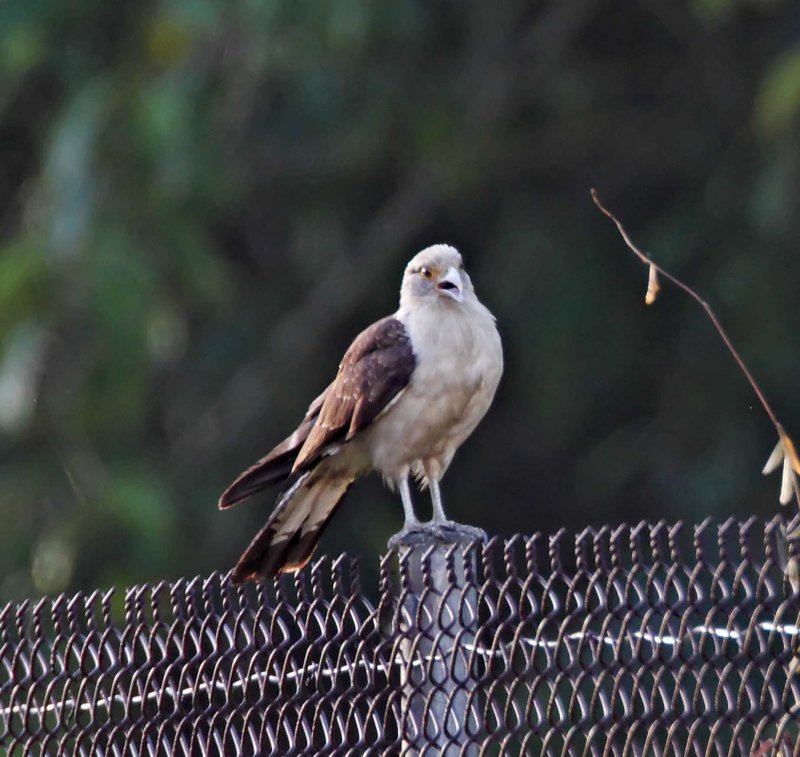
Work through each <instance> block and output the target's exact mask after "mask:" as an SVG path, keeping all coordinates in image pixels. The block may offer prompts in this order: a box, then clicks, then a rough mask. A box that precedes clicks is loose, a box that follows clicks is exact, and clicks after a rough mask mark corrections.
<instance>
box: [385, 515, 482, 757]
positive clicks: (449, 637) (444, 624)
mask: <svg viewBox="0 0 800 757" xmlns="http://www.w3.org/2000/svg"><path fill="white" fill-rule="evenodd" d="M475 538H476V535H475V533H461V532H459V531H453V532H452V536H451V535H450V533H448V534H447V535H446V537H442V536H438V537H437V536H434V535H432V534H427V533H426V534H419V533H413V534H411V535H410V536H408V537H406V538H404V539H403V540H401V541H400V543H399V544H395V545H394V546H395V549H396V550H397V553H398V557H399V568H400V583H399V588H400V596H399V598H398V606H397V607H398V615H397V621H398V632H399V636H400V644H399V654H400V657H401V661H402V664H401V686H402V716H401V721H402V722H401V723H400V734H401V737H402V743H403V752H402V753H403V754H411V755H426V754H427V755H447V756H451V755H477V754H478V752H479V734H480V733H481V731H482V715H481V709H480V705H479V702H478V701H477V687H476V682H475V678H474V672H473V671H472V670H471V664H472V661H473V660H474V657H475V655H474V644H475V637H476V633H477V630H478V612H477V599H478V589H477V584H476V581H475V569H476V565H475V563H476V560H475V548H474V547H470V545H471V544H473V545H474V544H475Z"/></svg>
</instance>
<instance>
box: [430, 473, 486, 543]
mask: <svg viewBox="0 0 800 757" xmlns="http://www.w3.org/2000/svg"><path fill="white" fill-rule="evenodd" d="M428 487H429V488H430V490H431V503H432V504H433V520H432V521H431V522H430V525H429V527H430V528H432V530H433V532H434V533H435V534H436V535H437V536H439V537H440V538H444V539H449V538H452V537H453V536H457V537H461V538H463V537H466V538H467V539H469V540H474V541H480V542H485V541H486V532H485V531H484V530H483V529H481V528H475V526H467V525H465V524H464V523H456V522H455V521H452V520H447V516H446V515H445V514H444V506H443V505H442V490H441V489H440V488H439V479H438V478H434V477H433V476H429V477H428Z"/></svg>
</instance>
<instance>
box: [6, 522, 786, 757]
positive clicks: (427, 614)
mask: <svg viewBox="0 0 800 757" xmlns="http://www.w3.org/2000/svg"><path fill="white" fill-rule="evenodd" d="M778 532H779V523H778V521H777V520H776V521H772V522H770V523H767V524H763V523H759V522H756V521H755V520H750V521H747V522H746V523H738V522H734V521H727V522H725V523H721V524H714V523H711V522H709V521H706V522H705V523H703V524H701V525H699V526H696V527H693V528H686V527H684V526H682V525H681V524H675V525H666V524H663V523H660V524H656V525H648V524H640V525H638V526H635V527H627V526H623V527H619V528H615V529H612V528H608V527H605V528H601V529H598V530H591V529H587V530H586V531H584V532H582V533H580V534H578V535H577V536H568V535H567V534H566V533H563V532H561V533H558V534H555V535H552V536H543V535H535V536H532V537H529V538H523V537H520V536H517V537H514V538H512V539H510V540H508V541H505V542H504V541H501V540H498V539H493V540H491V541H490V542H489V543H488V544H486V545H483V546H479V547H478V546H476V547H472V548H469V549H467V550H464V549H462V547H460V546H452V547H439V548H429V549H426V550H417V551H411V552H409V553H407V554H405V555H404V556H403V557H401V558H399V559H398V558H397V557H396V556H394V555H389V556H387V557H386V558H384V559H383V561H382V562H381V568H380V574H379V580H378V586H377V587H366V590H362V587H361V584H360V579H359V573H358V570H357V569H356V566H355V564H354V562H353V561H352V560H350V559H349V558H347V557H345V556H343V557H341V558H339V559H338V560H336V561H335V562H333V563H331V562H329V561H327V560H324V559H323V560H321V561H320V562H318V563H317V564H316V565H315V566H314V567H313V569H311V570H307V571H304V572H302V573H300V574H298V576H297V577H296V578H284V579H282V581H281V582H279V583H278V584H276V585H275V586H270V587H253V586H248V587H244V588H241V587H235V586H232V585H231V584H230V583H229V582H228V581H227V579H226V578H225V577H224V576H222V575H212V576H210V577H208V578H206V579H199V578H195V579H191V580H180V581H177V582H176V583H173V584H168V583H159V584H156V585H150V586H141V587H136V588H132V589H129V590H127V591H125V592H124V596H123V595H122V593H116V592H114V591H113V590H110V591H107V592H100V591H96V592H93V593H90V594H84V593H79V594H75V595H74V596H66V595H62V596H59V597H57V598H55V599H44V600H40V601H38V602H33V601H26V602H22V603H19V604H13V603H12V604H8V605H6V606H5V607H4V608H2V610H1V611H0V754H7V755H23V754H41V753H46V754H64V755H67V754H69V755H72V754H78V755H97V754H103V755H105V754H114V755H139V754H142V755H151V754H193V755H194V754H199V755H202V754H213V755H223V754H224V755H230V754H248V755H256V754H258V755H300V754H303V755H323V754H324V755H345V754H353V755H359V754H365V755H377V754H391V755H395V754H400V753H408V754H465V755H473V754H475V755H477V754H487V755H495V754H546V755H557V754H591V755H610V754H614V755H616V754H620V755H622V754H631V755H639V754H654V755H661V754H665V755H666V754H670V755H672V754H674V755H679V754H681V755H682V754H693V755H695V754H697V755H700V754H710V755H716V754H731V755H734V754H735V755H741V754H751V753H754V752H755V753H759V754H768V753H779V751H778V750H786V751H787V752H788V753H793V752H794V751H795V745H796V743H797V734H798V723H797V721H796V717H795V714H794V707H795V703H796V702H797V701H798V695H800V687H799V686H798V682H796V680H795V676H793V675H792V674H791V673H790V663H791V660H792V657H793V651H794V646H795V638H796V636H797V631H798V629H797V616H798V607H799V606H800V605H799V603H798V597H797V596H796V595H794V594H790V595H789V596H785V591H784V578H783V571H782V569H781V566H780V564H779V559H778V552H777V546H778ZM423 552H424V554H423Z"/></svg>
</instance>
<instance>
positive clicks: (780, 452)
mask: <svg viewBox="0 0 800 757" xmlns="http://www.w3.org/2000/svg"><path fill="white" fill-rule="evenodd" d="M591 194H592V200H593V201H594V204H595V205H597V207H598V208H599V209H600V211H601V212H602V213H603V214H604V215H605V216H607V217H608V218H609V219H610V220H611V221H612V222H613V223H614V225H615V226H616V227H617V230H618V231H619V233H620V236H621V237H622V239H623V240H624V242H625V244H626V245H627V246H628V248H629V249H630V250H631V252H633V253H634V255H636V257H638V258H639V259H640V260H641V261H642V262H643V263H644V264H645V265H647V266H648V267H649V268H650V273H651V279H650V286H648V304H649V303H650V302H652V299H654V298H655V292H656V291H657V287H654V288H653V296H652V298H650V293H651V287H652V285H653V283H654V282H653V271H657V272H658V274H660V275H661V276H663V277H664V278H665V279H667V281H671V282H672V283H673V284H675V286H677V287H678V288H679V289H681V290H683V291H684V292H686V294H688V295H689V296H690V297H691V298H692V299H693V300H694V301H695V302H697V303H698V304H699V305H700V306H701V307H702V308H703V310H705V311H706V315H707V316H708V317H709V319H710V321H711V323H713V324H714V328H715V329H716V330H717V333H718V334H719V335H720V338H721V339H722V341H723V342H724V343H725V346H726V347H727V348H728V352H729V353H730V354H731V356H732V357H733V359H734V360H735V361H736V364H737V365H738V366H739V369H740V370H741V371H742V373H743V374H744V375H745V378H746V379H747V381H748V382H749V384H750V386H751V388H752V389H753V392H754V393H755V395H756V397H758V401H759V402H760V403H761V406H762V407H763V408H764V412H766V414H767V416H768V417H769V419H770V421H772V425H773V426H775V430H776V431H777V432H778V439H779V441H778V447H776V450H775V452H773V454H772V456H771V457H770V461H769V462H768V463H767V466H766V467H765V468H764V473H770V472H772V471H773V470H775V468H777V466H778V465H780V463H781V461H783V462H784V474H783V475H784V484H783V486H782V487H781V504H786V503H787V502H788V501H789V500H790V499H791V492H793V493H794V495H795V499H796V500H797V503H798V506H800V490H799V489H798V485H797V480H796V475H797V474H800V460H798V456H797V453H796V451H795V447H794V444H793V442H792V440H791V438H790V437H789V435H788V434H787V433H786V432H785V431H784V429H783V425H782V424H781V422H780V421H779V420H778V417H777V416H776V415H775V411H774V410H773V409H772V406H771V405H770V404H769V402H768V401H767V398H766V397H765V396H764V393H763V392H762V391H761V387H760V386H759V385H758V383H757V382H756V380H755V378H753V374H752V373H750V370H749V369H748V367H747V366H746V365H745V362H744V360H742V358H741V356H740V355H739V353H738V352H737V351H736V348H735V347H734V346H733V343H732V342H731V339H730V337H729V336H728V334H727V332H726V331H725V329H724V328H722V324H721V323H720V322H719V319H718V318H717V316H716V314H715V313H714V311H713V310H712V309H711V306H710V305H709V304H708V303H707V302H706V301H705V300H704V299H703V298H702V297H701V296H700V295H699V294H698V293H697V292H696V291H695V290H694V289H692V287H690V286H689V285H688V284H685V283H684V282H683V281H681V280H680V279H679V278H677V277H676V276H673V275H672V274H671V273H670V272H669V271H666V270H664V269H663V268H662V267H661V266H660V265H658V263H656V262H654V261H653V260H652V258H651V257H650V256H649V255H647V254H646V253H645V252H643V251H642V250H641V249H639V248H638V247H637V246H636V244H634V242H633V240H632V239H631V238H630V235H629V234H628V232H627V231H626V230H625V227H624V226H623V225H622V222H621V221H620V220H619V219H618V218H617V217H616V216H615V215H614V214H613V213H612V212H611V211H610V210H609V209H608V208H607V207H606V206H605V205H603V203H602V202H601V201H600V197H599V196H598V194H597V190H596V189H592V190H591ZM787 479H791V480H790V481H787ZM786 492H789V496H788V497H787V496H784V494H785V493H786Z"/></svg>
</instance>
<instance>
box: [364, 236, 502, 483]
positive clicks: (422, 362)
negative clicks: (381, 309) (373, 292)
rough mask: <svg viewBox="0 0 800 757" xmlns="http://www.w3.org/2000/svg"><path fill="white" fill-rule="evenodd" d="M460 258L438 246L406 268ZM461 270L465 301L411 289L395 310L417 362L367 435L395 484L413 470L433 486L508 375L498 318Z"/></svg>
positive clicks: (375, 459) (445, 264)
mask: <svg viewBox="0 0 800 757" xmlns="http://www.w3.org/2000/svg"><path fill="white" fill-rule="evenodd" d="M460 264H461V256H460V255H459V254H458V252H457V251H456V250H455V249H454V248H452V247H449V246H447V245H436V246H435V247H430V248H428V249H426V250H423V251H422V252H421V253H419V255H417V256H416V257H415V258H414V259H413V260H412V261H411V263H409V266H408V269H407V270H414V269H415V268H418V267H420V266H426V265H427V266H428V267H431V268H436V267H438V268H445V270H446V269H447V268H451V267H456V268H457V267H458V266H459V265H460ZM409 275H412V276H413V275H414V274H406V276H409ZM461 275H462V278H463V280H464V285H463V289H462V293H463V300H462V301H461V302H459V301H456V300H453V299H452V298H449V297H433V298H430V297H414V296H412V295H410V294H409V295H408V296H407V297H404V299H403V301H401V305H400V308H399V310H398V311H397V313H396V314H395V318H397V320H398V321H400V322H401V323H403V324H404V325H405V327H406V329H407V330H408V333H409V336H410V339H411V344H412V347H413V350H414V356H415V357H416V366H415V368H414V373H413V374H412V376H411V381H410V383H409V386H408V387H406V389H404V390H403V392H402V394H400V395H399V396H398V398H397V400H396V402H395V403H394V405H393V406H392V407H391V408H390V409H389V410H388V411H387V412H386V413H385V414H384V416H383V417H381V418H379V419H378V420H377V421H376V422H375V423H374V424H373V427H372V429H370V431H368V432H367V438H366V439H365V444H366V445H367V446H368V448H369V455H370V458H371V461H372V467H373V468H375V470H377V471H379V472H380V473H381V474H382V475H383V476H384V478H386V479H387V480H388V481H390V482H392V483H397V482H399V481H400V480H401V479H402V478H405V477H406V476H408V474H409V472H411V473H413V474H414V475H415V476H416V477H417V478H419V479H421V480H423V481H424V482H425V483H426V484H427V483H428V480H429V478H432V479H435V480H437V481H438V480H440V479H441V477H442V476H443V475H444V473H445V472H446V470H447V468H448V466H449V465H450V462H451V461H452V459H453V455H454V454H455V452H456V450H457V449H458V448H459V447H460V446H461V444H462V443H463V442H464V440H465V439H466V438H467V437H468V436H469V435H470V434H471V433H472V431H473V430H474V429H475V427H476V426H477V425H478V423H479V422H480V420H481V419H482V418H483V416H484V415H485V414H486V411H487V410H488V409H489V405H490V404H491V402H492V399H493V398H494V394H495V391H496V389H497V385H498V383H499V382H500V377H501V375H502V373H503V350H502V346H501V344H500V335H499V334H498V332H497V328H496V326H495V319H494V316H493V315H492V314H491V313H490V312H489V310H488V309H487V308H486V307H485V306H484V305H483V304H482V303H481V302H479V300H478V298H477V297H476V296H475V292H474V290H473V288H472V284H471V282H469V280H468V277H467V275H466V273H462V274H461Z"/></svg>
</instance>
